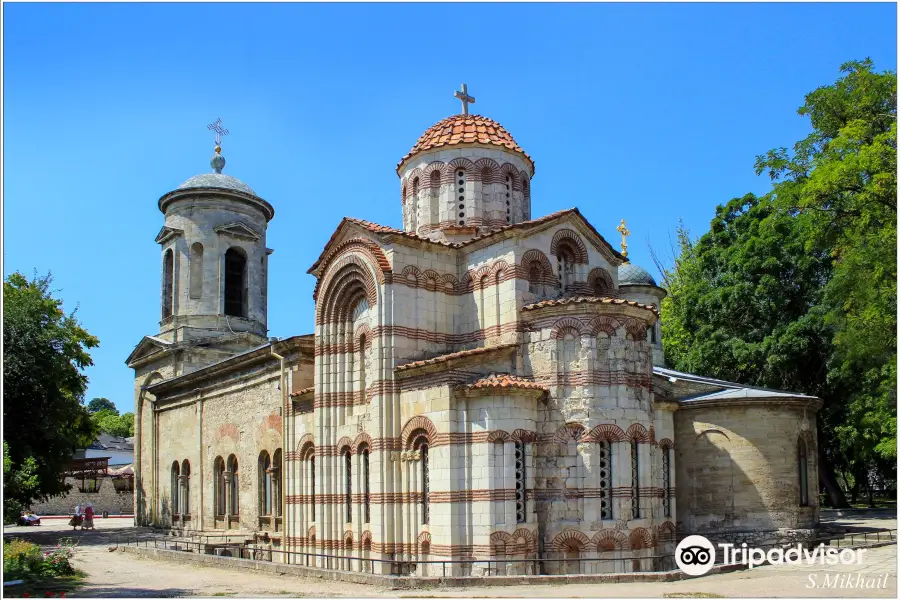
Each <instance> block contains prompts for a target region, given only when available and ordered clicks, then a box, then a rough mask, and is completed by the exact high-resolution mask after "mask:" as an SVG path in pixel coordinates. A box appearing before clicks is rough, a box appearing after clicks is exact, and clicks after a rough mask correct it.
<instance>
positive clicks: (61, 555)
mask: <svg viewBox="0 0 900 600" xmlns="http://www.w3.org/2000/svg"><path fill="white" fill-rule="evenodd" d="M74 554H75V544H74V543H73V542H72V540H71V539H68V538H67V539H62V540H60V541H59V543H58V544H57V545H56V548H54V549H53V550H50V551H49V552H43V553H42V552H41V548H40V547H39V546H38V545H37V544H32V543H31V542H25V541H23V540H20V539H11V540H4V543H3V578H4V580H12V579H30V578H35V577H62V576H67V575H74V574H75V567H73V566H72V562H71V560H72V556H74Z"/></svg>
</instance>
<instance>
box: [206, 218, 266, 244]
mask: <svg viewBox="0 0 900 600" xmlns="http://www.w3.org/2000/svg"><path fill="white" fill-rule="evenodd" d="M213 231H215V232H216V233H219V234H225V235H233V236H235V237H242V238H247V239H249V240H254V241H255V240H258V239H259V238H260V237H261V236H260V235H259V233H257V232H256V231H255V230H254V229H253V228H252V227H249V226H247V225H244V224H243V223H237V222H235V223H228V224H226V225H216V226H215V227H214V228H213Z"/></svg>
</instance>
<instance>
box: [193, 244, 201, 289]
mask: <svg viewBox="0 0 900 600" xmlns="http://www.w3.org/2000/svg"><path fill="white" fill-rule="evenodd" d="M202 295H203V244H201V243H200V242H195V243H194V244H191V298H199V297H200V296H202Z"/></svg>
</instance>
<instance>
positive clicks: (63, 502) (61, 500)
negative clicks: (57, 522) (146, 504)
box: [31, 477, 134, 517]
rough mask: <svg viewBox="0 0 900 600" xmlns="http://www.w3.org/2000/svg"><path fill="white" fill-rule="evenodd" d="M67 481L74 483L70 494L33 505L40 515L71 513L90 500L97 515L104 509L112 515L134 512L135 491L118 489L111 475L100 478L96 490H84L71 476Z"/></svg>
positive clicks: (32, 507) (33, 508)
mask: <svg viewBox="0 0 900 600" xmlns="http://www.w3.org/2000/svg"><path fill="white" fill-rule="evenodd" d="M66 483H68V484H71V485H72V489H71V490H69V493H68V494H63V495H61V496H55V497H53V498H50V499H48V500H46V501H45V502H39V503H37V504H32V505H31V510H33V511H34V512H35V513H36V514H38V515H41V516H43V515H71V514H72V513H73V512H74V511H75V505H76V504H81V506H84V505H85V504H87V503H88V502H90V503H91V504H92V505H93V507H94V514H95V515H96V516H97V517H100V516H102V515H103V511H104V510H105V511H109V514H110V515H124V514H132V513H133V512H134V491H127V492H120V491H117V490H116V486H115V483H113V479H112V478H110V477H103V478H102V479H101V480H100V488H99V489H98V490H97V491H96V492H90V493H88V492H82V491H81V490H80V489H79V485H80V484H79V482H78V481H77V480H75V479H73V478H71V477H67V478H66Z"/></svg>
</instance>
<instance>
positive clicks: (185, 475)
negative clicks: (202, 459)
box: [181, 459, 191, 515]
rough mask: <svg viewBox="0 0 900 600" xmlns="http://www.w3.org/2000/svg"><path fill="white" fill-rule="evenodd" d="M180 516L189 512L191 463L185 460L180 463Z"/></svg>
mask: <svg viewBox="0 0 900 600" xmlns="http://www.w3.org/2000/svg"><path fill="white" fill-rule="evenodd" d="M181 481H182V484H181V514H183V515H187V514H190V512H191V463H189V462H188V460H187V459H184V461H183V462H182V463H181Z"/></svg>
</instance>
